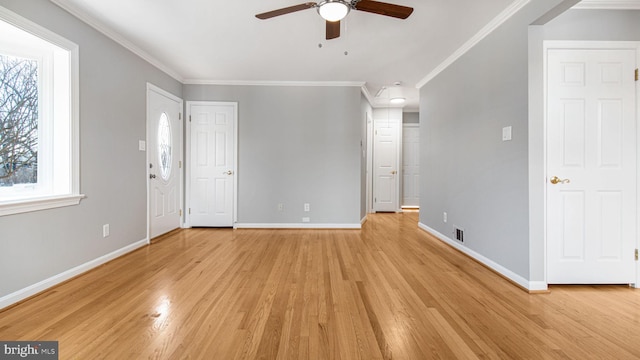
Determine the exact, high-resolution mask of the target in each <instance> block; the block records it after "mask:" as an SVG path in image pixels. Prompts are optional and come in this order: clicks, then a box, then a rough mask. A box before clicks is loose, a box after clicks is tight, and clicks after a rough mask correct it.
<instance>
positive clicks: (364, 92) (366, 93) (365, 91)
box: [360, 84, 373, 107]
mask: <svg viewBox="0 0 640 360" xmlns="http://www.w3.org/2000/svg"><path fill="white" fill-rule="evenodd" d="M360 91H361V92H362V95H364V97H365V98H366V99H367V101H368V102H369V105H371V106H372V107H373V96H371V93H370V92H369V88H368V87H367V85H366V84H362V87H360Z"/></svg>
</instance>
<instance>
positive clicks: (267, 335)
mask: <svg viewBox="0 0 640 360" xmlns="http://www.w3.org/2000/svg"><path fill="white" fill-rule="evenodd" d="M417 218H418V215H417V213H404V214H374V215H370V216H369V220H368V221H367V222H366V223H365V225H364V227H363V229H362V230H230V229H229V230H228V229H223V230H219V229H189V230H184V231H179V232H177V233H173V234H171V235H169V236H167V237H165V238H163V239H161V240H160V241H158V242H156V243H154V244H153V245H151V246H148V247H145V248H142V249H140V250H137V251H135V252H134V253H131V254H129V255H127V256H124V257H122V258H119V259H117V260H114V261H112V262H110V263H108V264H106V265H104V266H101V267H99V268H97V269H95V270H93V271H91V272H89V273H87V274H84V275H82V276H80V277H78V278H76V279H73V280H71V281H69V282H67V283H65V284H62V285H61V286H58V287H55V288H53V289H51V290H49V291H46V292H44V293H43V294H41V295H39V296H37V297H34V298H32V299H30V300H28V301H26V302H24V303H22V304H19V305H18V306H15V307H13V308H10V309H8V310H5V311H3V312H0V339H1V340H58V341H59V342H60V358H61V359H147V358H154V359H349V360H351V359H637V358H640V291H638V290H634V289H630V288H628V287H624V286H599V287H592V286H562V287H559V286H556V287H552V289H551V293H550V294H543V295H530V294H527V293H526V292H524V291H523V290H521V289H519V288H517V287H516V286H514V285H512V284H510V283H509V282H507V281H506V280H504V279H502V278H501V277H499V276H497V275H496V274H494V273H492V272H491V271H489V270H487V269H486V268H484V267H483V266H481V265H480V264H478V263H476V262H474V261H472V260H470V259H468V258H467V257H465V256H464V255H462V254H460V253H458V252H457V251H455V250H453V249H451V248H450V247H448V246H447V245H445V244H443V243H441V242H440V241H438V240H436V239H434V238H433V237H431V236H430V235H428V234H427V233H425V232H423V231H422V230H419V229H418V227H417Z"/></svg>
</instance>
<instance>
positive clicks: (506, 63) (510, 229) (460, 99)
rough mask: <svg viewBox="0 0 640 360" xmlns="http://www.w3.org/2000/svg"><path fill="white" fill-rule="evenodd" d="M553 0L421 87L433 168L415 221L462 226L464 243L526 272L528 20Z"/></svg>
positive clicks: (425, 152)
mask: <svg viewBox="0 0 640 360" xmlns="http://www.w3.org/2000/svg"><path fill="white" fill-rule="evenodd" d="M558 3H559V1H550V0H549V1H546V0H545V1H532V2H530V3H529V4H528V5H526V6H525V7H524V8H523V9H522V10H520V11H519V12H518V13H517V14H515V15H514V16H513V17H512V18H510V19H509V20H507V21H506V22H505V23H504V24H502V25H501V26H500V27H499V28H497V29H496V30H495V31H494V32H492V33H491V34H490V35H488V36H487V37H486V38H484V39H483V40H482V41H480V42H479V43H478V44H477V45H476V46H475V47H473V48H472V49H471V50H469V51H468V52H467V53H466V54H465V55H463V56H462V57H461V58H459V59H458V60H457V61H456V62H455V63H453V64H452V65H451V66H449V67H448V68H447V69H446V70H444V71H443V72H442V73H440V74H439V75H438V76H436V77H435V78H434V79H433V80H432V81H431V82H429V83H428V84H426V85H425V86H424V87H422V89H420V139H421V142H420V168H421V169H429V171H431V172H432V173H433V174H434V176H428V177H426V176H425V177H422V178H421V187H420V222H421V223H423V224H425V225H427V226H429V227H430V228H432V229H435V230H436V231H438V232H440V233H442V234H444V235H446V236H448V237H449V238H453V237H454V236H453V234H452V230H453V225H457V226H458V227H461V228H463V229H464V230H465V242H464V245H465V246H467V247H468V248H469V249H471V250H473V251H475V252H477V253H479V254H481V255H483V256H484V257H486V258H488V259H490V260H492V261H494V262H496V263H497V264H499V265H501V266H503V267H505V268H507V269H509V270H510V271H512V272H514V273H515V274H517V275H519V276H521V277H523V278H525V279H528V278H529V230H528V226H529V224H528V215H529V214H528V173H527V171H528V169H527V168H528V160H527V157H528V153H527V145H528V142H527V136H528V134H527V127H528V107H527V102H528V95H527V92H528V85H527V79H528V45H527V37H528V25H529V24H531V23H532V22H533V21H534V20H536V19H537V18H539V17H540V16H542V15H543V14H545V13H546V12H547V11H548V10H550V9H551V8H553V7H554V6H556V5H557V4H558ZM505 126H512V128H513V140H512V141H507V142H503V141H502V140H501V135H502V128H503V127H505ZM422 140H424V141H422ZM435 174H437V176H435ZM443 212H447V213H448V222H447V223H444V222H443Z"/></svg>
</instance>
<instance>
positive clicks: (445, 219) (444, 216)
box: [442, 211, 447, 222]
mask: <svg viewBox="0 0 640 360" xmlns="http://www.w3.org/2000/svg"><path fill="white" fill-rule="evenodd" d="M442 221H444V222H447V212H446V211H445V212H443V213H442Z"/></svg>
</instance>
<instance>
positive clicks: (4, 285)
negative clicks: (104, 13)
mask: <svg viewBox="0 0 640 360" xmlns="http://www.w3.org/2000/svg"><path fill="white" fill-rule="evenodd" d="M0 6H3V7H5V8H8V9H9V10H11V11H13V12H16V13H18V14H19V15H21V16H23V17H26V18H28V19H30V20H31V21H34V22H36V23H38V24H40V25H42V26H44V27H45V28H47V29H49V30H51V31H53V32H55V33H57V34H59V35H61V36H64V37H66V38H67V39H69V40H71V41H73V42H75V43H76V44H78V45H79V47H80V191H81V192H82V193H84V194H86V196H87V198H86V199H84V200H82V202H81V203H80V205H78V206H71V207H65V208H59V209H52V210H43V211H37V212H31V213H25V214H18V215H10V216H2V217H0V249H1V250H0V297H3V296H5V295H8V294H11V293H13V292H15V291H17V290H19V289H23V288H25V287H27V286H29V285H33V284H35V283H37V282H40V281H42V280H44V279H47V278H49V277H51V276H54V275H57V274H60V273H62V272H64V271H66V270H69V269H71V268H73V267H76V266H78V265H81V264H84V263H86V262H88V261H90V260H93V259H96V258H98V257H101V256H103V255H106V254H108V253H111V252H113V251H115V250H117V249H120V248H123V247H125V246H127V245H130V244H132V243H134V242H137V241H140V240H144V239H145V238H146V223H147V219H146V214H147V209H146V175H145V174H146V173H145V169H146V167H145V163H146V160H145V153H144V152H141V151H138V140H143V139H145V134H146V129H145V124H146V83H147V82H152V83H154V84H155V85H158V86H160V87H162V88H164V89H166V90H167V91H170V92H172V93H174V94H176V95H177V96H182V85H181V84H180V83H179V82H178V81H175V80H174V79H172V78H170V77H169V76H167V75H165V74H164V73H162V72H160V71H159V70H157V69H156V68H155V67H153V66H151V65H149V64H148V63H147V62H145V61H143V60H142V59H140V58H139V57H137V56H136V55H134V54H132V53H131V52H129V51H128V50H126V49H124V48H123V47H121V46H120V45H117V44H116V43H115V42H113V41H111V40H110V39H108V38H106V37H105V36H103V35H101V34H100V33H98V32H97V31H95V30H93V29H92V28H91V27H89V26H87V25H85V24H84V23H82V22H81V21H79V20H78V19H76V18H74V17H73V16H71V15H69V14H68V13H67V12H65V11H63V10H61V9H60V8H58V7H57V6H55V5H53V4H52V3H51V2H49V1H47V0H29V1H24V0H0ZM106 223H109V224H110V230H111V235H110V236H109V237H108V238H103V237H102V225H103V224H106Z"/></svg>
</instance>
